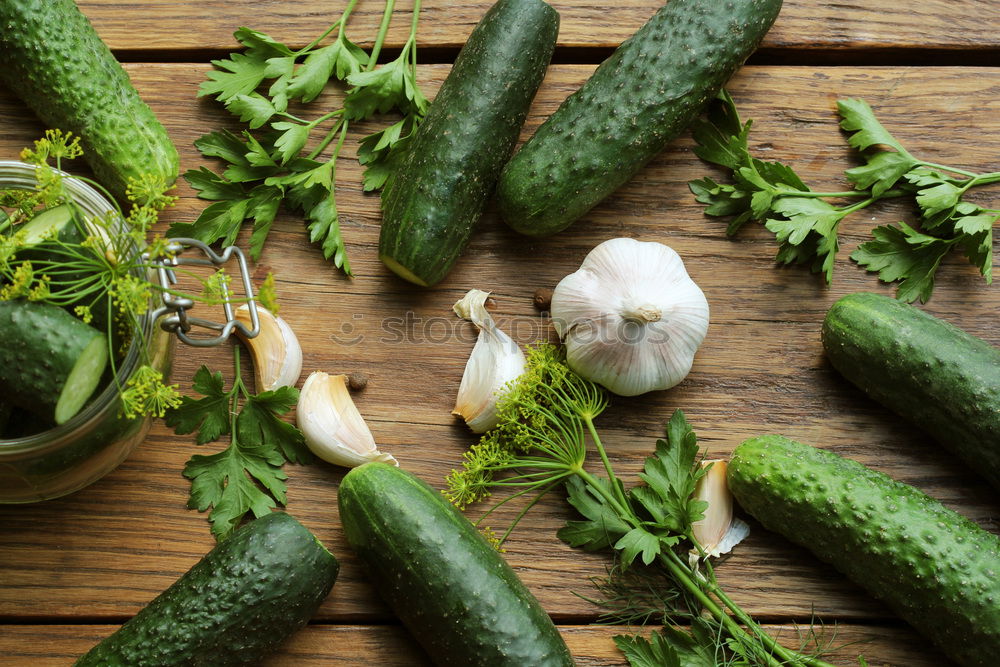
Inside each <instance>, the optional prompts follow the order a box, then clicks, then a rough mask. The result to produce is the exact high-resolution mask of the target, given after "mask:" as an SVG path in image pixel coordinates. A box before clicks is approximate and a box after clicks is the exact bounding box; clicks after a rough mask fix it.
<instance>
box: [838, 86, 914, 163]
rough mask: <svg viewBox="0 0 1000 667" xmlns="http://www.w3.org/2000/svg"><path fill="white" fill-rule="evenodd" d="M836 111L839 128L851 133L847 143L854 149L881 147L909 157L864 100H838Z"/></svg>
mask: <svg viewBox="0 0 1000 667" xmlns="http://www.w3.org/2000/svg"><path fill="white" fill-rule="evenodd" d="M837 111H838V113H840V117H841V118H842V120H841V121H840V127H841V128H842V129H844V130H846V131H847V132H852V133H853V134H851V135H850V136H849V137H848V138H847V143H848V144H850V145H851V146H853V147H854V148H856V149H858V150H859V151H863V150H866V149H868V148H872V147H873V146H878V145H883V146H889V147H890V148H894V149H895V150H897V151H899V153H900V154H901V155H905V156H910V154H909V153H908V152H906V149H905V148H903V145H902V144H901V143H899V142H898V141H897V140H896V138H895V137H894V136H892V134H891V133H890V132H889V130H887V129H885V127H884V126H883V125H882V123H880V122H879V120H878V118H876V117H875V112H874V111H872V108H871V107H870V106H868V103H867V102H865V101H864V100H860V99H850V98H849V99H843V100H838V101H837ZM910 157H912V156H910ZM915 161H916V160H914V162H915Z"/></svg>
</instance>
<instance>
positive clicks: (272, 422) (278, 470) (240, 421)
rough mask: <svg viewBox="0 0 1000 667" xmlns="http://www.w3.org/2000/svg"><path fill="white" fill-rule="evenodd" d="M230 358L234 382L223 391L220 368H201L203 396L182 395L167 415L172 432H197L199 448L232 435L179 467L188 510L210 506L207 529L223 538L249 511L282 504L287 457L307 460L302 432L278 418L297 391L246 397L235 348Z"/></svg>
mask: <svg viewBox="0 0 1000 667" xmlns="http://www.w3.org/2000/svg"><path fill="white" fill-rule="evenodd" d="M234 355H235V356H234V370H235V379H234V381H233V384H232V387H231V388H230V389H229V390H228V391H227V390H226V389H225V383H224V381H223V379H222V373H220V372H218V371H217V372H215V373H213V372H211V371H210V370H209V369H208V368H207V367H206V366H202V367H201V368H199V369H198V371H197V372H196V373H195V375H194V384H193V388H194V390H195V391H196V392H198V393H199V394H202V398H197V399H196V398H192V397H190V396H185V397H183V398H182V399H181V403H180V405H179V406H177V407H176V408H173V409H171V410H169V411H168V412H167V414H166V416H165V421H166V424H167V426H170V427H172V428H173V429H174V431H175V432H176V433H177V434H179V435H184V434H188V433H195V442H196V443H197V444H198V445H205V444H207V443H209V442H213V441H215V440H218V439H219V438H221V437H222V436H224V435H229V443H228V445H227V446H226V448H225V449H224V450H222V451H220V452H216V453H214V454H208V455H202V454H195V455H194V456H192V457H191V458H190V459H189V460H188V462H187V464H186V465H185V466H184V476H185V477H187V478H188V479H190V480H191V497H190V499H189V501H188V507H191V508H192V509H197V510H198V511H200V512H204V511H206V510H209V509H211V512H210V514H209V521H210V522H211V524H212V534H214V535H215V536H216V538H217V539H220V540H221V539H224V538H225V537H226V536H227V535H229V534H230V533H232V531H234V530H235V529H236V528H237V527H238V526H239V524H240V522H241V521H242V519H243V517H244V516H245V515H246V514H247V513H250V512H252V513H253V514H254V516H257V517H260V516H263V515H264V514H266V513H267V512H269V511H270V510H271V509H272V508H274V507H275V506H276V504H277V503H282V504H284V503H285V501H286V496H285V494H286V491H287V488H286V486H285V479H287V475H286V474H285V472H284V471H283V470H282V466H283V465H284V464H285V462H286V461H291V462H293V463H307V462H309V461H310V460H311V456H310V454H309V451H308V449H306V446H305V441H304V439H303V436H302V433H301V432H300V431H299V430H298V429H297V428H296V427H295V426H294V425H293V424H291V423H289V422H287V421H285V420H283V419H282V418H281V417H282V415H284V414H286V413H287V412H288V411H289V410H290V409H291V408H292V407H293V406H294V405H295V403H296V402H297V401H298V395H299V392H298V390H297V389H295V388H293V387H282V388H280V389H276V390H274V391H265V392H262V393H260V394H256V395H254V394H251V393H250V392H249V391H248V390H247V388H246V386H245V385H244V384H243V380H242V378H241V377H240V363H239V355H240V351H239V348H238V347H237V348H235V351H234Z"/></svg>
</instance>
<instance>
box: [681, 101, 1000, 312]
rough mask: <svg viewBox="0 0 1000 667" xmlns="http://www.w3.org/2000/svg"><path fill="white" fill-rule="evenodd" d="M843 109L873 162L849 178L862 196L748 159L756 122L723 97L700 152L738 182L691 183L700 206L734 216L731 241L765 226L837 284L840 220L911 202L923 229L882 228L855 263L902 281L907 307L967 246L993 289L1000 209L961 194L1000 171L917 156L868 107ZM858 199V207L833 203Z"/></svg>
mask: <svg viewBox="0 0 1000 667" xmlns="http://www.w3.org/2000/svg"><path fill="white" fill-rule="evenodd" d="M837 110H838V112H839V114H840V116H841V122H840V126H841V128H842V129H843V130H845V132H847V133H848V134H847V142H848V144H849V145H850V146H852V147H853V148H855V149H856V150H858V151H859V152H860V154H861V156H862V157H863V158H864V160H865V162H864V164H862V165H859V166H855V167H851V168H849V169H847V170H846V171H845V172H844V175H845V177H846V178H847V180H848V181H849V182H850V183H851V184H852V185H853V186H854V187H855V188H856V189H855V190H853V191H846V192H822V193H817V192H814V191H812V190H810V188H809V187H808V186H806V185H805V184H804V183H803V182H802V180H801V179H800V178H799V177H798V176H797V175H796V174H795V172H794V171H792V170H791V169H790V168H789V167H787V166H786V165H783V164H781V163H778V162H772V163H768V162H762V161H760V160H757V159H756V158H754V157H752V156H751V155H750V152H749V139H748V136H749V131H750V127H751V122H750V121H747V122H746V123H743V122H741V121H740V119H739V115H738V113H737V111H736V108H735V105H734V104H733V101H732V98H731V97H730V96H729V95H728V93H725V92H724V91H723V93H721V94H720V95H719V99H718V101H717V102H716V104H715V105H713V106H712V107H710V109H709V111H708V112H707V114H706V118H705V119H704V120H701V121H698V122H697V123H695V125H694V127H693V135H694V139H695V142H696V144H697V145H696V147H695V149H694V152H695V154H696V155H698V156H699V157H700V158H702V159H703V160H705V161H706V162H710V163H712V164H717V165H719V166H722V167H725V168H727V169H729V170H731V172H732V177H733V183H732V184H727V183H719V182H716V181H715V180H713V179H711V178H707V177H706V178H701V179H698V180H694V181H691V182H690V183H689V184H688V186H689V188H690V189H691V192H692V193H693V194H694V196H695V199H696V200H697V201H698V202H700V203H702V204H705V205H706V208H705V214H706V215H710V216H732V219H731V221H730V222H729V225H728V227H727V229H726V233H727V234H730V235H732V234H735V233H736V232H737V231H738V230H739V229H740V228H741V227H742V226H743V225H744V224H745V223H747V222H748V221H750V220H756V221H759V222H762V223H763V224H764V225H765V227H766V228H767V229H768V230H770V231H771V232H773V233H774V234H775V237H776V240H777V242H778V252H777V255H776V260H777V261H778V262H779V263H783V264H805V265H808V266H809V267H810V268H811V270H812V271H814V272H819V273H822V274H823V276H824V277H825V279H826V282H827V283H829V282H831V280H832V277H833V268H834V263H835V258H836V253H837V251H838V250H839V247H840V244H839V239H838V228H839V226H840V222H841V221H842V220H843V219H844V218H845V217H847V216H848V215H850V214H851V213H854V212H856V211H859V210H861V209H863V208H866V207H868V206H870V205H872V204H874V203H875V202H877V201H880V200H882V199H888V198H890V197H901V196H913V198H914V202H915V203H916V205H917V207H918V208H919V209H920V214H921V216H920V221H919V223H920V224H919V229H918V228H915V227H912V226H910V225H906V224H903V223H901V224H900V226H898V227H896V226H891V225H889V226H880V227H877V228H876V229H875V230H873V232H872V236H873V239H872V240H870V241H866V242H864V243H862V244H861V245H860V246H859V247H858V249H857V250H856V251H855V252H854V253H852V254H851V259H853V260H854V261H855V262H857V263H858V264H860V265H861V266H863V267H864V268H866V269H867V270H869V271H873V272H877V273H878V275H879V278H880V279H881V280H882V281H884V282H897V283H899V285H898V289H897V293H896V295H897V298H899V299H902V300H904V301H915V300H920V301H926V300H927V299H929V298H930V295H931V293H932V292H933V289H934V275H935V273H936V272H937V270H938V268H939V266H940V264H941V260H942V259H943V258H944V256H945V255H946V254H947V253H948V252H950V251H951V250H952V249H953V248H961V249H962V251H963V252H964V254H965V256H966V257H967V258H968V259H969V261H970V262H971V263H972V264H973V265H975V266H976V267H977V268H978V269H979V272H980V273H981V274H982V275H983V277H984V278H985V280H986V282H987V283H989V282H990V281H991V280H992V262H993V252H992V236H993V234H992V227H993V224H995V223H996V222H997V220H998V218H1000V210H992V209H984V208H980V207H979V206H976V205H974V204H971V203H969V202H966V201H964V200H963V196H964V195H965V193H966V192H968V190H969V189H970V188H972V187H975V186H979V185H986V184H988V183H996V182H1000V172H995V173H987V174H975V173H973V172H969V171H965V170H963V169H958V168H954V167H945V166H941V165H937V164H933V163H930V162H926V161H923V160H921V159H919V158H917V157H915V156H914V155H913V154H911V153H910V152H909V151H907V149H906V148H905V147H904V146H903V145H902V143H901V142H900V141H899V140H898V139H896V137H894V136H893V135H892V133H891V132H889V130H888V129H886V127H885V126H884V125H882V123H881V122H880V121H879V120H878V118H876V117H875V113H874V111H873V110H872V108H871V107H870V106H869V105H868V103H867V102H865V101H864V100H860V99H843V100H840V101H838V103H837ZM850 198H854V199H856V200H857V201H856V203H854V204H847V205H842V206H838V205H836V204H834V203H831V201H830V200H836V199H841V200H843V199H850Z"/></svg>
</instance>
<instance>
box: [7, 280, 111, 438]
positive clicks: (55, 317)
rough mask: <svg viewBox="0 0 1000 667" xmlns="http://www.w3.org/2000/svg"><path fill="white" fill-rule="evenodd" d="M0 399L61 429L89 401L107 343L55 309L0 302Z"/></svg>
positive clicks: (105, 356) (38, 304)
mask: <svg viewBox="0 0 1000 667" xmlns="http://www.w3.org/2000/svg"><path fill="white" fill-rule="evenodd" d="M0 341H3V344H2V345H0V399H3V400H6V401H9V402H10V403H12V404H13V405H17V406H20V407H22V408H24V409H26V410H30V411H31V412H34V413H36V414H38V415H39V416H40V417H43V418H45V419H49V420H52V421H54V422H55V423H56V424H62V423H65V422H66V421H67V420H68V419H70V418H71V417H72V416H73V415H75V414H76V413H77V412H79V411H80V408H82V407H83V406H84V404H85V403H86V402H87V400H88V399H89V398H90V397H91V395H93V393H94V391H95V390H96V389H97V387H98V385H99V384H100V382H101V378H102V376H103V375H104V369H105V367H106V366H107V363H108V343H107V338H106V337H105V335H104V334H102V333H101V332H100V331H98V330H97V329H95V328H94V327H92V326H90V325H88V324H84V323H83V322H81V321H80V320H78V319H76V318H75V317H73V316H72V315H70V314H69V313H67V312H66V311H65V310H63V309H62V308H60V307H59V306H54V305H52V304H49V303H42V302H38V301H25V300H23V299H18V300H15V301H0Z"/></svg>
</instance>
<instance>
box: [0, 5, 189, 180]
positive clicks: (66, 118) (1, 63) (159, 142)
mask: <svg viewBox="0 0 1000 667" xmlns="http://www.w3.org/2000/svg"><path fill="white" fill-rule="evenodd" d="M0 26H3V30H0V80H2V81H3V82H4V83H5V84H6V85H7V87H8V88H9V89H10V91H11V92H13V93H14V94H16V95H18V96H19V97H20V98H21V99H22V100H23V101H24V102H25V103H26V104H27V105H28V106H29V107H31V108H32V109H33V110H34V112H35V113H36V114H38V117H39V118H41V119H42V121H44V122H45V123H46V124H47V125H48V126H49V127H52V128H58V129H60V130H63V131H67V132H73V133H74V134H76V135H78V136H79V137H80V142H81V145H82V146H83V149H84V157H85V158H86V159H87V161H88V162H89V163H90V165H91V167H92V168H93V170H94V174H95V175H96V177H97V180H98V181H100V183H101V184H102V185H103V186H104V187H106V188H107V189H108V190H110V191H111V192H113V193H114V194H115V195H117V196H124V194H125V189H126V187H127V186H128V182H129V179H130V178H137V177H139V176H141V175H143V174H151V175H153V176H155V177H159V178H162V179H163V182H164V183H165V184H166V185H170V184H172V183H173V182H174V180H175V179H176V178H177V170H178V157H177V149H176V148H175V147H174V145H173V143H171V141H170V138H169V137H168V136H167V132H166V130H165V129H164V128H163V126H162V125H161V124H160V122H159V121H158V120H157V119H156V116H154V115H153V112H152V110H151V109H150V108H149V107H148V106H147V105H146V103H145V102H143V101H142V100H141V99H140V98H139V94H138V93H137V92H136V90H135V88H133V87H132V82H131V81H130V80H129V77H128V74H126V73H125V70H124V69H122V66H121V65H120V64H119V63H118V61H117V60H115V57H114V56H113V55H112V53H111V51H110V49H108V47H107V45H106V44H105V43H104V42H103V41H101V38H100V37H99V36H98V35H97V32H96V31H95V30H94V27H93V26H92V25H91V24H90V21H88V20H87V17H85V16H84V15H83V14H82V13H81V12H80V10H79V9H78V8H77V6H76V3H74V2H73V0H45V1H44V2H40V1H39V0H4V1H3V2H0Z"/></svg>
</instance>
